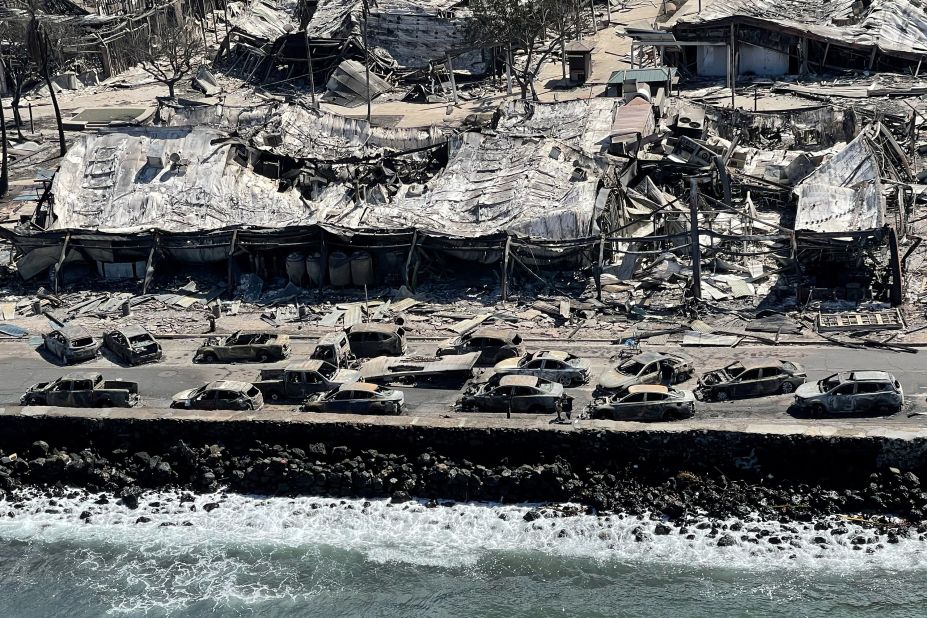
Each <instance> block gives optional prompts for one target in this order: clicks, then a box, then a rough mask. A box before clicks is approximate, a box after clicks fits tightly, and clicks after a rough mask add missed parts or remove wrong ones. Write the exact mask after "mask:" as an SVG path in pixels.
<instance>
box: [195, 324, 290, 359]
mask: <svg viewBox="0 0 927 618" xmlns="http://www.w3.org/2000/svg"><path fill="white" fill-rule="evenodd" d="M289 355H290V338H289V336H288V335H275V334H273V333H257V332H253V333H248V332H242V331H237V332H235V333H232V334H231V335H229V336H228V337H224V338H223V337H210V338H208V339H207V340H206V343H204V344H203V345H201V346H200V347H199V348H198V349H197V350H196V354H195V355H194V356H193V361H194V362H202V363H216V362H237V361H252V362H253V361H257V362H259V363H268V362H270V361H278V360H283V359H285V358H287V357H288V356H289Z"/></svg>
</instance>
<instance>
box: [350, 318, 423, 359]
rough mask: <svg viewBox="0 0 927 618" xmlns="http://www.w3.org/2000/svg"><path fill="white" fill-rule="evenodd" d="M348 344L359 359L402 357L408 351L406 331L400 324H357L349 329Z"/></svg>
mask: <svg viewBox="0 0 927 618" xmlns="http://www.w3.org/2000/svg"><path fill="white" fill-rule="evenodd" d="M348 343H349V344H350V345H351V353H352V354H354V356H355V357H357V358H373V357H376V356H401V355H402V354H405V353H406V351H407V350H408V344H407V343H406V330H405V329H404V328H403V327H402V326H399V325H398V324H376V323H367V324H355V325H353V326H352V327H351V328H349V329H348Z"/></svg>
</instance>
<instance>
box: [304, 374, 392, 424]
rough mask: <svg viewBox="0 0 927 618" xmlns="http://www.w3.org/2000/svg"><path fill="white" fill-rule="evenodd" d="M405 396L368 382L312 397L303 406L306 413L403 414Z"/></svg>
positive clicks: (346, 385) (357, 383)
mask: <svg viewBox="0 0 927 618" xmlns="http://www.w3.org/2000/svg"><path fill="white" fill-rule="evenodd" d="M404 401H405V395H404V394H403V392H402V391H397V390H395V389H392V388H387V387H385V386H377V385H376V384H370V383H368V382H355V383H353V384H345V385H344V386H342V387H341V388H338V389H336V390H333V391H331V392H328V393H320V394H318V395H311V396H310V397H309V398H308V399H306V401H305V403H303V405H302V408H301V409H302V410H303V411H304V412H341V413H347V414H389V415H393V416H397V415H399V414H402V406H403V403H404Z"/></svg>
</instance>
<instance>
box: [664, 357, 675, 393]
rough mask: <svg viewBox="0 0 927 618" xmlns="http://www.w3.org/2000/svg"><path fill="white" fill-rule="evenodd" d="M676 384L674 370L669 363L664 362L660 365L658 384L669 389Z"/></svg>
mask: <svg viewBox="0 0 927 618" xmlns="http://www.w3.org/2000/svg"><path fill="white" fill-rule="evenodd" d="M675 382H676V368H675V367H673V365H672V364H671V363H668V362H666V361H664V362H663V363H661V365H660V383H661V384H663V386H665V387H666V388H669V387H671V386H672V385H673V384H674V383H675Z"/></svg>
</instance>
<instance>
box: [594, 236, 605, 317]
mask: <svg viewBox="0 0 927 618" xmlns="http://www.w3.org/2000/svg"><path fill="white" fill-rule="evenodd" d="M604 270H605V232H602V234H601V235H599V260H598V262H597V263H596V268H595V270H594V271H593V273H594V275H595V297H596V300H598V301H599V302H601V301H602V272H603V271H604Z"/></svg>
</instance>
